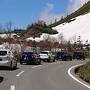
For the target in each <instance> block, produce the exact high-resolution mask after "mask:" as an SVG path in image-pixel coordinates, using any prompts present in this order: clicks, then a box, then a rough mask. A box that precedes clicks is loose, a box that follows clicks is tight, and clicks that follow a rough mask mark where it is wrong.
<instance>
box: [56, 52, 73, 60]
mask: <svg viewBox="0 0 90 90" xmlns="http://www.w3.org/2000/svg"><path fill="white" fill-rule="evenodd" d="M56 60H62V61H67V60H70V61H71V60H72V56H71V55H70V54H69V53H67V52H64V51H61V52H57V54H56Z"/></svg>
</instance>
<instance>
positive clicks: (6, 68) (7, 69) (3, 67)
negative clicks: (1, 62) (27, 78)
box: [0, 66, 19, 71]
mask: <svg viewBox="0 0 90 90" xmlns="http://www.w3.org/2000/svg"><path fill="white" fill-rule="evenodd" d="M17 69H19V68H16V69H10V68H9V67H5V66H0V70H2V71H4V70H5V71H10V70H11V71H14V70H17Z"/></svg>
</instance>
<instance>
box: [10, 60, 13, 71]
mask: <svg viewBox="0 0 90 90" xmlns="http://www.w3.org/2000/svg"><path fill="white" fill-rule="evenodd" d="M10 70H13V65H12V61H11V63H10Z"/></svg>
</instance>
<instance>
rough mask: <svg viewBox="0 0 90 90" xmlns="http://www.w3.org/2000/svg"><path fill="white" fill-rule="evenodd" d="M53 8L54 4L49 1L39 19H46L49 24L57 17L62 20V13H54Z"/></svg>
mask: <svg viewBox="0 0 90 90" xmlns="http://www.w3.org/2000/svg"><path fill="white" fill-rule="evenodd" d="M53 9H54V4H51V3H47V5H46V7H45V8H44V10H43V11H42V12H41V14H40V17H39V19H40V20H43V21H45V22H46V23H47V24H50V23H51V22H52V23H53V22H55V19H56V20H60V18H61V16H62V14H56V13H53V12H52V10H53Z"/></svg>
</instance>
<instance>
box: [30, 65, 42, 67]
mask: <svg viewBox="0 0 90 90" xmlns="http://www.w3.org/2000/svg"><path fill="white" fill-rule="evenodd" d="M41 66H42V65H38V66H33V67H32V68H38V67H41Z"/></svg>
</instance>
